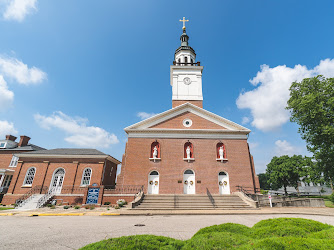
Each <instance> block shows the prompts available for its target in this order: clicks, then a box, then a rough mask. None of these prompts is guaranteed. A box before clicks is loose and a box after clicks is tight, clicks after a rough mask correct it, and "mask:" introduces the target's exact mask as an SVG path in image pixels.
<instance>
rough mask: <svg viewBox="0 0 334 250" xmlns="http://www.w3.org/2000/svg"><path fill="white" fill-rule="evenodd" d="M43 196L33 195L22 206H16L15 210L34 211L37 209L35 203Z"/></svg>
mask: <svg viewBox="0 0 334 250" xmlns="http://www.w3.org/2000/svg"><path fill="white" fill-rule="evenodd" d="M43 196H44V194H33V195H31V196H30V197H29V198H28V199H27V200H26V201H25V202H24V203H22V205H19V206H17V207H16V208H15V209H17V210H34V209H36V208H37V202H38V200H39V199H40V198H42V197H43Z"/></svg>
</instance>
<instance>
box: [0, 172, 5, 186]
mask: <svg viewBox="0 0 334 250" xmlns="http://www.w3.org/2000/svg"><path fill="white" fill-rule="evenodd" d="M4 179H5V174H3V175H2V176H1V179H0V187H1V186H2V182H3V180H4Z"/></svg>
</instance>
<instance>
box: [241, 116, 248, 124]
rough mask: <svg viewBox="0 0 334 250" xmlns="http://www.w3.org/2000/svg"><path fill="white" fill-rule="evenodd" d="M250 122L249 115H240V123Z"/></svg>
mask: <svg viewBox="0 0 334 250" xmlns="http://www.w3.org/2000/svg"><path fill="white" fill-rule="evenodd" d="M249 122H250V119H249V117H242V122H241V123H242V124H247V123H249Z"/></svg>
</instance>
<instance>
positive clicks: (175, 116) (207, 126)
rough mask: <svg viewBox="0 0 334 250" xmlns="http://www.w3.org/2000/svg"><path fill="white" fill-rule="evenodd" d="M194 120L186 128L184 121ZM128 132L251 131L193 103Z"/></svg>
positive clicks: (154, 118)
mask: <svg viewBox="0 0 334 250" xmlns="http://www.w3.org/2000/svg"><path fill="white" fill-rule="evenodd" d="M185 119H190V120H192V125H191V126H190V127H185V126H184V125H183V121H184V120H185ZM124 130H125V131H126V132H127V131H134V130H147V131H150V130H201V131H203V130H207V131H210V130H215V131H217V130H219V131H222V132H228V131H231V132H238V131H240V132H244V133H249V132H250V130H249V129H247V128H245V127H243V126H241V125H239V124H237V123H234V122H232V121H230V120H228V119H225V118H223V117H221V116H218V115H216V114H214V113H211V112H209V111H207V110H205V109H202V108H200V107H197V106H195V105H193V104H191V103H185V104H182V105H180V106H177V107H175V108H172V109H170V110H167V111H165V112H163V113H160V114H157V115H155V116H153V117H150V118H148V119H146V120H143V121H141V122H138V123H136V124H133V125H131V126H129V127H127V128H125V129H124Z"/></svg>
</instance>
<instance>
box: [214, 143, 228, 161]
mask: <svg viewBox="0 0 334 250" xmlns="http://www.w3.org/2000/svg"><path fill="white" fill-rule="evenodd" d="M216 154H217V159H227V156H226V147H225V145H224V143H222V142H219V143H217V146H216Z"/></svg>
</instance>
